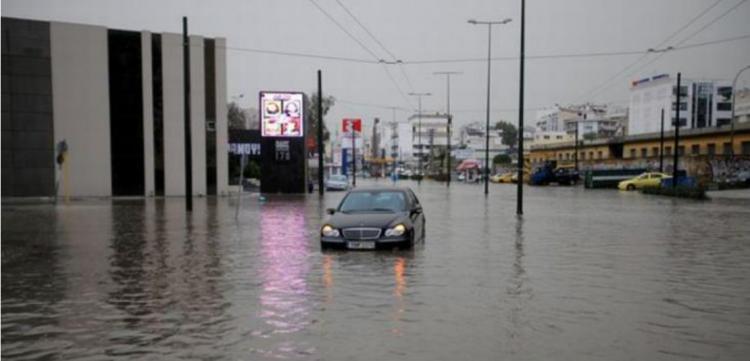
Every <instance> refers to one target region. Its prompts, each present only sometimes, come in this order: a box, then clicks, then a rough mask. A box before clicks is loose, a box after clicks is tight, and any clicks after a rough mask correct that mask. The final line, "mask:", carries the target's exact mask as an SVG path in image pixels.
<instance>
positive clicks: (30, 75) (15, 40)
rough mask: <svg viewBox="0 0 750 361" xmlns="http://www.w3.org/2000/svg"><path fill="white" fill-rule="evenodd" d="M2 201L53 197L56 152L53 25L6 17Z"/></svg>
mask: <svg viewBox="0 0 750 361" xmlns="http://www.w3.org/2000/svg"><path fill="white" fill-rule="evenodd" d="M1 42H2V196H3V197H39V196H52V195H54V191H55V163H54V159H55V153H54V136H53V126H52V80H51V76H52V66H51V63H50V28H49V23H48V22H42V21H31V20H21V19H13V18H5V17H3V18H2V41H1Z"/></svg>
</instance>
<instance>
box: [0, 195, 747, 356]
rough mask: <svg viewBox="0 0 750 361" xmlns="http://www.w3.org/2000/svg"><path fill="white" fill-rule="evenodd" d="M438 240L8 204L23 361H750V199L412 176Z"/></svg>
mask: <svg viewBox="0 0 750 361" xmlns="http://www.w3.org/2000/svg"><path fill="white" fill-rule="evenodd" d="M411 185H412V187H413V188H414V189H415V191H416V192H417V193H418V195H419V196H420V198H421V200H422V203H423V205H424V208H425V212H426V215H427V241H426V244H425V245H424V246H421V247H418V248H417V249H415V250H413V251H410V252H381V253H366V252H358V253H347V252H338V253H321V252H320V250H319V246H318V237H317V232H318V227H319V226H320V220H321V216H322V214H323V213H324V209H325V208H326V207H330V206H333V205H334V204H335V203H337V201H338V200H339V199H340V198H341V196H342V195H343V194H341V193H331V194H327V195H326V198H325V199H324V200H323V201H322V202H320V201H319V199H318V197H317V195H314V196H309V197H306V198H305V197H273V198H271V199H270V200H269V201H268V202H267V203H264V204H263V203H260V202H258V201H257V199H256V198H253V197H250V196H248V197H247V198H246V199H245V203H244V207H243V208H242V210H241V212H240V216H239V220H235V217H234V214H235V213H234V212H235V210H234V205H235V203H234V200H232V199H218V200H216V199H199V200H197V201H196V202H195V211H194V213H193V214H192V215H191V216H186V215H185V213H184V211H183V209H184V203H183V200H181V199H166V200H145V201H138V200H136V201H117V202H115V203H110V202H107V201H86V202H77V203H73V204H71V205H68V206H58V207H57V208H55V207H52V206H4V207H3V209H2V357H3V358H4V359H8V360H48V359H66V360H70V359H75V360H102V359H128V360H170V359H196V360H276V359H292V360H497V359H504V360H604V359H606V360H634V359H635V360H683V359H711V360H715V359H721V360H747V359H748V355H750V204H746V203H744V202H732V201H710V202H695V201H689V200H674V199H668V198H660V197H655V196H645V195H641V194H637V193H619V192H616V191H606V190H605V191H586V190H583V189H580V188H565V187H547V188H530V189H528V188H527V189H528V190H527V193H526V200H527V204H526V209H525V210H526V215H525V216H524V217H523V219H522V220H519V219H517V218H516V217H515V215H514V213H515V187H513V186H504V185H493V186H492V189H491V191H492V194H491V196H490V197H489V198H488V199H485V198H484V196H483V195H482V194H481V192H482V187H481V186H473V185H463V184H456V185H454V186H453V187H452V188H451V189H450V192H446V191H445V187H444V186H443V185H439V184H433V183H429V182H424V183H423V184H422V185H421V186H420V187H417V185H416V184H411Z"/></svg>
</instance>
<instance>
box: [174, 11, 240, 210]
mask: <svg viewBox="0 0 750 361" xmlns="http://www.w3.org/2000/svg"><path fill="white" fill-rule="evenodd" d="M182 57H183V62H182V65H183V67H182V70H183V77H184V84H183V89H184V93H185V94H184V95H185V101H184V103H185V109H184V110H185V209H186V210H187V211H188V212H192V211H193V143H192V136H191V132H190V38H189V37H188V19H187V16H183V17H182ZM242 171H243V170H240V172H242Z"/></svg>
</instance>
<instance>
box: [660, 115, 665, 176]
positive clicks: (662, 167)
mask: <svg viewBox="0 0 750 361" xmlns="http://www.w3.org/2000/svg"><path fill="white" fill-rule="evenodd" d="M659 144H660V145H659V172H660V173H664V108H662V109H661V136H660V141H659Z"/></svg>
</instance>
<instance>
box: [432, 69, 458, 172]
mask: <svg viewBox="0 0 750 361" xmlns="http://www.w3.org/2000/svg"><path fill="white" fill-rule="evenodd" d="M433 74H435V75H445V84H446V90H445V98H446V99H445V114H446V116H447V117H448V119H447V121H448V127H447V129H446V133H447V138H448V146H447V147H446V148H447V150H446V153H447V154H446V155H447V157H448V165H447V168H448V172H447V173H448V179H447V181H446V183H445V186H446V187H450V186H451V126H452V124H453V116H452V115H451V75H454V74H455V75H458V74H463V72H460V71H436V72H434V73H433Z"/></svg>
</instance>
